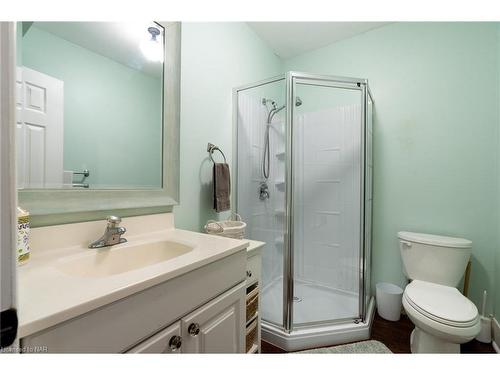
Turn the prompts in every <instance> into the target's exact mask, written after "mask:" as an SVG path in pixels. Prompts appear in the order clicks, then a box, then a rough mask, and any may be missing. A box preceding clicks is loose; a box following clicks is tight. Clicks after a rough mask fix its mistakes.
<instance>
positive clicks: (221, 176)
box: [213, 163, 231, 212]
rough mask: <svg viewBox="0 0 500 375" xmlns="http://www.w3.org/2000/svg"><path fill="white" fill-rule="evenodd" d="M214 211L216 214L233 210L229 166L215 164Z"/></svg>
mask: <svg viewBox="0 0 500 375" xmlns="http://www.w3.org/2000/svg"><path fill="white" fill-rule="evenodd" d="M213 182H214V209H215V211H216V212H222V211H227V210H229V209H230V208H231V202H230V199H229V195H230V194H231V177H230V173H229V165H227V164H226V163H214V176H213Z"/></svg>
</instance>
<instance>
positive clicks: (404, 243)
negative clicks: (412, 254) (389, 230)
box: [401, 241, 412, 248]
mask: <svg viewBox="0 0 500 375" xmlns="http://www.w3.org/2000/svg"><path fill="white" fill-rule="evenodd" d="M401 244H402V245H403V247H406V248H410V247H411V245H412V243H411V242H408V241H401Z"/></svg>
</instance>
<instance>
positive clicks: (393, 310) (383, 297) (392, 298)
mask: <svg viewBox="0 0 500 375" xmlns="http://www.w3.org/2000/svg"><path fill="white" fill-rule="evenodd" d="M376 295H377V311H378V314H379V315H380V316H381V317H382V318H384V319H386V320H391V321H393V322H396V321H398V320H399V318H400V317H401V304H402V296H403V289H401V288H400V287H399V286H397V285H394V284H389V283H378V284H377V293H376Z"/></svg>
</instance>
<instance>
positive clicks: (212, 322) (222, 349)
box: [182, 282, 246, 353]
mask: <svg viewBox="0 0 500 375" xmlns="http://www.w3.org/2000/svg"><path fill="white" fill-rule="evenodd" d="M245 296H246V287H245V282H242V283H240V284H238V285H237V286H235V287H234V288H232V289H230V290H229V291H227V292H226V293H224V294H222V295H221V296H219V297H217V298H215V299H214V300H212V301H211V302H209V303H207V304H206V305H204V306H202V307H200V308H199V309H198V310H196V311H194V312H193V313H191V314H189V315H187V316H186V317H184V318H183V319H182V339H183V342H182V349H183V350H182V351H183V353H244V352H245Z"/></svg>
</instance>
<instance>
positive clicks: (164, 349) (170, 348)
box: [127, 322, 182, 354]
mask: <svg viewBox="0 0 500 375" xmlns="http://www.w3.org/2000/svg"><path fill="white" fill-rule="evenodd" d="M127 353H151V354H161V353H182V338H181V322H176V323H174V324H172V325H171V326H169V327H167V328H165V329H164V330H162V331H160V332H158V333H157V334H156V335H153V336H152V337H150V338H149V339H147V340H146V341H144V342H143V343H141V344H139V345H137V346H135V347H134V348H132V349H131V350H129V351H128V352H127Z"/></svg>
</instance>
